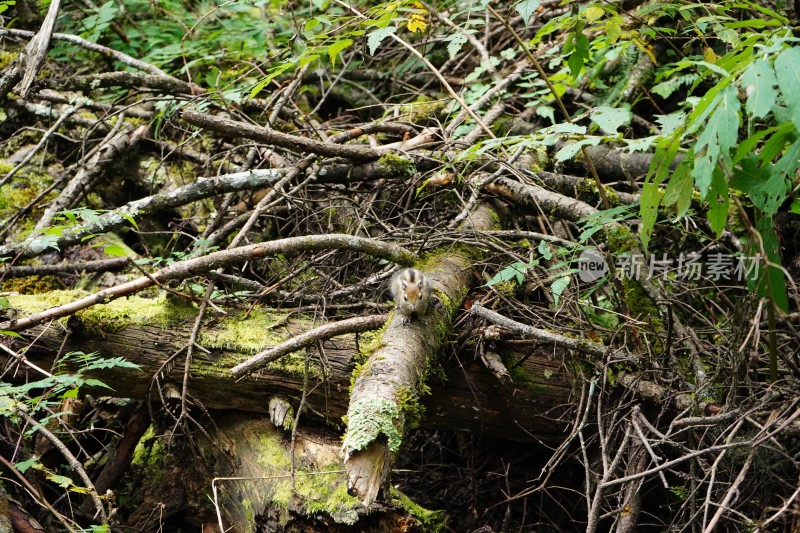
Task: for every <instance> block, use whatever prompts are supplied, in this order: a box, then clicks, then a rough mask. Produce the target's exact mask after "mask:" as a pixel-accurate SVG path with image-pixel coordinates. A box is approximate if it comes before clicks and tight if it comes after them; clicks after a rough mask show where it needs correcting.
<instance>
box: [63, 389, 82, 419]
mask: <svg viewBox="0 0 800 533" xmlns="http://www.w3.org/2000/svg"><path fill="white" fill-rule="evenodd" d="M79 391H80V389H78V388H77V387H74V388H72V389H68V390H67V391H66V392H65V393H64V394H62V395H61V398H63V399H67V398H77V397H78V392H79ZM62 414H63V413H59V414H58V416H61V415H62Z"/></svg>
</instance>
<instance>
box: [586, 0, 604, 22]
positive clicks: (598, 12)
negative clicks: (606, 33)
mask: <svg viewBox="0 0 800 533" xmlns="http://www.w3.org/2000/svg"><path fill="white" fill-rule="evenodd" d="M604 14H605V11H604V10H603V8H602V7H600V6H598V5H591V6H589V7H587V8H586V9H584V10H583V13H581V15H583V18H585V19H586V22H588V23H589V24H591V23H592V22H594V21H596V20H599V19H600V17H602V16H603V15H604Z"/></svg>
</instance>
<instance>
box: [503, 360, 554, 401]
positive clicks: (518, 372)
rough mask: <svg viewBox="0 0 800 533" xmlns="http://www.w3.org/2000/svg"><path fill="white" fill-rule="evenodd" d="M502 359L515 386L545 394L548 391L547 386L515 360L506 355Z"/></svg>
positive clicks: (532, 392) (533, 392)
mask: <svg viewBox="0 0 800 533" xmlns="http://www.w3.org/2000/svg"><path fill="white" fill-rule="evenodd" d="M502 361H503V364H504V365H506V368H507V369H508V373H509V374H510V375H511V381H512V382H513V383H514V386H515V387H517V388H525V389H526V390H527V391H528V392H530V393H531V394H545V393H546V392H547V387H546V386H545V385H542V384H541V383H539V382H538V381H537V380H536V378H535V377H534V376H532V375H531V374H530V373H529V372H528V371H527V370H525V368H524V367H523V366H522V365H518V364H515V362H514V361H511V360H509V359H507V358H505V357H504V358H503V359H502Z"/></svg>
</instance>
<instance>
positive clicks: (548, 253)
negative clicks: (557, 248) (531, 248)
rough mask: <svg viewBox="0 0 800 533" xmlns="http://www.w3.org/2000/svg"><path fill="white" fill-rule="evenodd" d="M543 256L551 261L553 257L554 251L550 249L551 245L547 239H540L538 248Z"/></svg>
mask: <svg viewBox="0 0 800 533" xmlns="http://www.w3.org/2000/svg"><path fill="white" fill-rule="evenodd" d="M537 250H538V251H539V253H540V254H541V256H542V257H543V258H544V259H545V261H550V259H552V258H553V251H552V250H551V249H550V245H549V244H547V241H539V246H538V248H537Z"/></svg>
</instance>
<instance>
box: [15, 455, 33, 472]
mask: <svg viewBox="0 0 800 533" xmlns="http://www.w3.org/2000/svg"><path fill="white" fill-rule="evenodd" d="M38 463H39V458H38V457H36V456H35V455H33V456H31V458H30V459H26V460H25V461H20V462H19V463H14V468H16V469H17V470H19V471H20V472H22V473H23V474H24V473H25V472H26V471H27V470H28V469H29V468H30V467H32V466H34V465H36V464H38Z"/></svg>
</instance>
